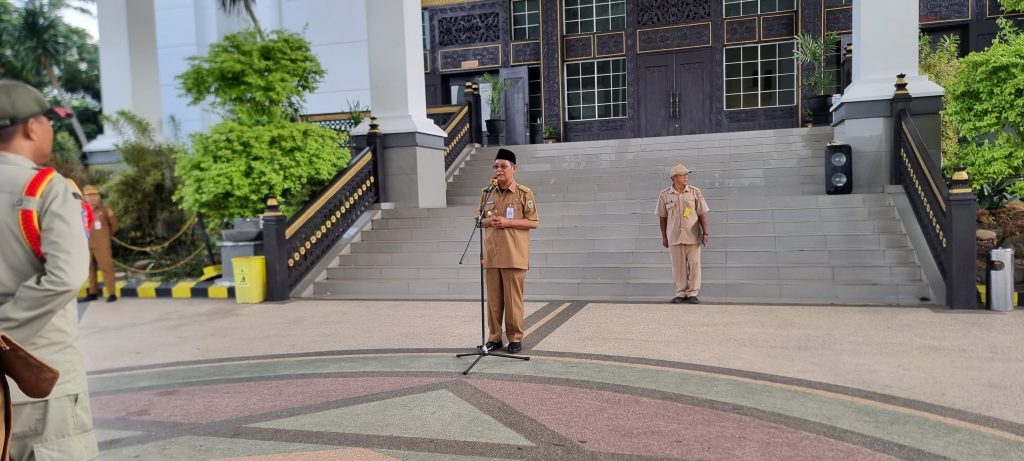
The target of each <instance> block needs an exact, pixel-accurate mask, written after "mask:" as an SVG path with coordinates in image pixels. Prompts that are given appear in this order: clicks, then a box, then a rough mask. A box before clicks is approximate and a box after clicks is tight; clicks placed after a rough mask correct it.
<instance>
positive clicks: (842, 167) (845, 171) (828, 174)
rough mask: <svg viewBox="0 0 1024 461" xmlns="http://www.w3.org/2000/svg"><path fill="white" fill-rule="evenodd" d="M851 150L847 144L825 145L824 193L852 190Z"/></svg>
mask: <svg viewBox="0 0 1024 461" xmlns="http://www.w3.org/2000/svg"><path fill="white" fill-rule="evenodd" d="M852 153H853V150H852V149H850V145H849V144H829V145H828V146H825V193H826V194H829V195H833V194H849V193H850V192H853V155H852Z"/></svg>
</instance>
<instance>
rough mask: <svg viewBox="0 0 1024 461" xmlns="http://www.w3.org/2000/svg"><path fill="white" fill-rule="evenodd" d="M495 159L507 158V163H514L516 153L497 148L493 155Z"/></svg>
mask: <svg viewBox="0 0 1024 461" xmlns="http://www.w3.org/2000/svg"><path fill="white" fill-rule="evenodd" d="M494 159H495V160H508V162H509V163H511V164H513V165H515V164H516V154H514V153H512V151H510V150H508V149H498V155H497V156H495V157H494Z"/></svg>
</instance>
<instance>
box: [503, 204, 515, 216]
mask: <svg viewBox="0 0 1024 461" xmlns="http://www.w3.org/2000/svg"><path fill="white" fill-rule="evenodd" d="M515 216H516V210H515V208H512V204H511V203H510V204H508V208H505V219H512V218H515Z"/></svg>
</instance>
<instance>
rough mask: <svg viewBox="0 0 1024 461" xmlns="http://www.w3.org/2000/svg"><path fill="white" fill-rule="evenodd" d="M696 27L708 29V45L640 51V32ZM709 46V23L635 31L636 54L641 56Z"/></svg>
mask: <svg viewBox="0 0 1024 461" xmlns="http://www.w3.org/2000/svg"><path fill="white" fill-rule="evenodd" d="M697 26H707V27H708V43H707V45H691V46H681V47H676V48H658V49H656V50H646V51H640V33H641V32H650V31H652V30H659V29H682V28H686V27H697ZM710 46H711V23H710V22H698V23H694V24H685V25H681V26H663V27H650V28H647V29H637V31H636V52H637V54H642V53H658V52H662V51H674V50H689V49H692V48H706V47H710Z"/></svg>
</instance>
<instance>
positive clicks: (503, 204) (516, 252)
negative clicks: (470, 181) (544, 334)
mask: <svg viewBox="0 0 1024 461" xmlns="http://www.w3.org/2000/svg"><path fill="white" fill-rule="evenodd" d="M515 173H516V154H514V153H513V152H512V151H510V150H506V149H499V150H498V155H497V156H496V157H495V159H494V179H495V180H496V181H497V187H495V186H494V183H492V186H491V187H488V188H485V189H484V190H483V193H482V194H481V196H480V206H479V207H478V208H477V209H478V210H483V217H484V219H483V220H482V221H481V222H480V225H481V226H483V227H484V228H486V229H487V233H486V236H485V238H484V269H486V270H485V273H486V280H487V327H488V328H487V329H488V336H487V344H486V345H485V347H486V348H487V349H488V350H494V349H501V347H502V344H501V321H502V318H504V320H505V336H507V337H508V341H509V342H508V352H509V353H512V354H515V353H518V352H519V351H521V350H522V348H523V342H522V341H523V311H524V310H525V305H524V304H523V286H524V283H525V281H526V271H527V269H529V268H530V229H536V228H537V227H539V226H540V215H539V214H538V213H537V202H536V200H535V199H534V197H533V191H532V190H530V188H528V187H526V186H524V185H522V184H517V183H516V181H515Z"/></svg>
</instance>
